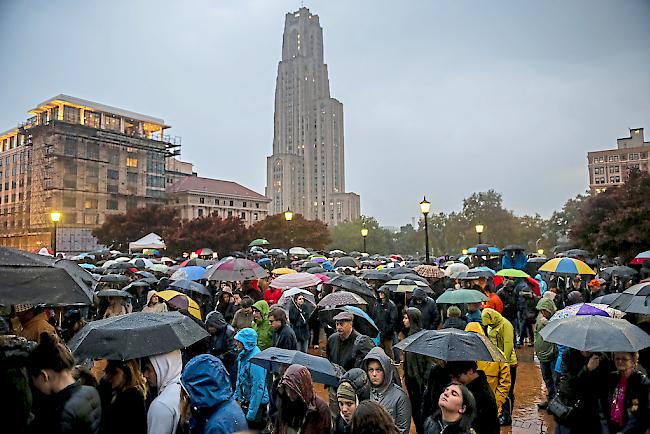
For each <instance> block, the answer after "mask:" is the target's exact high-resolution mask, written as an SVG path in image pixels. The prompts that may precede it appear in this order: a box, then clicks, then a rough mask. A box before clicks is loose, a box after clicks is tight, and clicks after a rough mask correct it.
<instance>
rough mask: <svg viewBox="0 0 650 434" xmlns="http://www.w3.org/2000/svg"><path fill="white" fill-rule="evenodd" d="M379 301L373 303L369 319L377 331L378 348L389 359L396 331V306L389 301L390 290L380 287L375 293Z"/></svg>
mask: <svg viewBox="0 0 650 434" xmlns="http://www.w3.org/2000/svg"><path fill="white" fill-rule="evenodd" d="M377 295H378V296H379V300H378V301H377V302H375V304H374V308H373V311H372V312H371V317H372V319H373V321H374V322H375V325H376V326H377V328H378V329H379V346H380V347H381V348H383V350H384V352H385V353H386V354H389V355H390V356H391V357H393V356H394V352H393V339H394V338H395V331H396V330H397V326H398V324H397V321H398V316H397V306H396V305H395V303H394V302H393V301H392V300H391V299H390V289H388V287H387V286H382V287H380V288H379V290H378V291H377Z"/></svg>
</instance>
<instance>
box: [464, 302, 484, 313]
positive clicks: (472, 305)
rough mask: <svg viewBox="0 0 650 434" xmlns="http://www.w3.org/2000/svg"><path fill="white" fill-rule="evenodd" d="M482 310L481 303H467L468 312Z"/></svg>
mask: <svg viewBox="0 0 650 434" xmlns="http://www.w3.org/2000/svg"><path fill="white" fill-rule="evenodd" d="M480 308H481V303H467V312H476V311H477V310H479V309H480Z"/></svg>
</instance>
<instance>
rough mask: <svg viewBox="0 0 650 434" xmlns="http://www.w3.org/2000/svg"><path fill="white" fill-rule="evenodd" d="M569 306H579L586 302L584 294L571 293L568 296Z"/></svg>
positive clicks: (578, 292)
mask: <svg viewBox="0 0 650 434" xmlns="http://www.w3.org/2000/svg"><path fill="white" fill-rule="evenodd" d="M566 301H567V305H571V304H577V303H582V302H584V300H583V298H582V293H581V292H580V291H577V290H576V291H571V292H569V294H568V295H567V296H566Z"/></svg>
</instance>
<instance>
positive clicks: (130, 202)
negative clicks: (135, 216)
mask: <svg viewBox="0 0 650 434" xmlns="http://www.w3.org/2000/svg"><path fill="white" fill-rule="evenodd" d="M137 207H138V198H137V197H127V198H126V209H127V210H129V209H134V208H137Z"/></svg>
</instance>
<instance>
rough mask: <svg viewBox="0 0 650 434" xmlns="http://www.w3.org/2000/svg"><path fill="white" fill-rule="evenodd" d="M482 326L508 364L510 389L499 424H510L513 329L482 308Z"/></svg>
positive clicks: (514, 361)
mask: <svg viewBox="0 0 650 434" xmlns="http://www.w3.org/2000/svg"><path fill="white" fill-rule="evenodd" d="M482 318H483V326H484V327H487V336H488V338H489V339H490V340H491V341H492V343H493V344H495V345H496V346H497V348H499V349H500V350H501V352H502V353H503V355H504V356H505V358H506V361H507V362H508V364H509V365H510V390H509V391H508V400H507V402H506V403H505V404H504V406H503V407H502V409H501V415H500V416H499V422H500V423H501V425H505V426H508V425H510V424H512V410H513V408H514V405H515V394H514V390H515V382H516V380H517V354H515V331H514V328H513V327H512V324H511V323H510V321H508V320H507V319H506V318H504V317H503V316H502V315H501V314H500V313H499V312H497V311H496V310H494V309H490V308H486V309H483V313H482Z"/></svg>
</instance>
